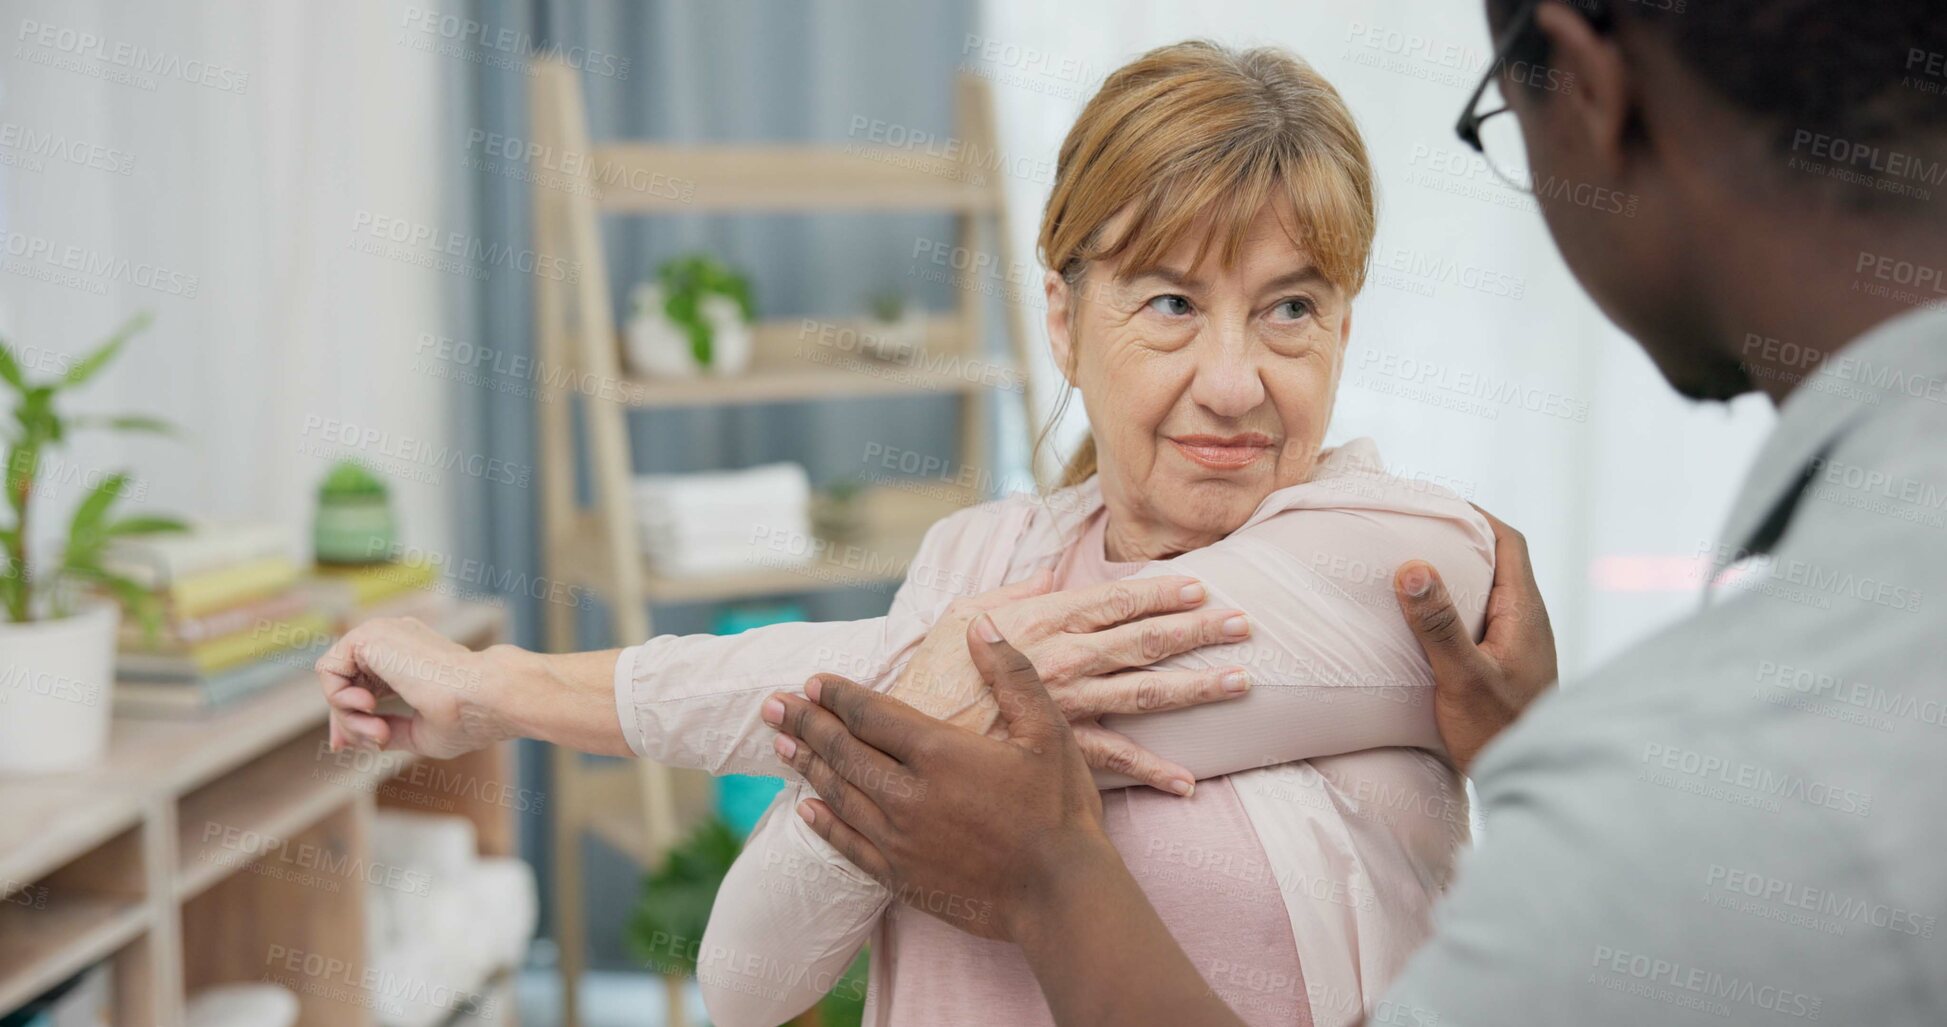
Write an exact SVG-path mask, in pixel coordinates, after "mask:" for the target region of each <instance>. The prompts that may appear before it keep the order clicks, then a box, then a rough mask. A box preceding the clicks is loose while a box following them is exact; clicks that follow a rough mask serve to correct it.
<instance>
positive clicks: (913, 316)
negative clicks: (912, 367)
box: [859, 289, 926, 363]
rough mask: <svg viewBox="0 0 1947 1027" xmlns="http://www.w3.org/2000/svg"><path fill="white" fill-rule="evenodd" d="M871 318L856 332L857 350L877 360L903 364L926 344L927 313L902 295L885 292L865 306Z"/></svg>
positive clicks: (896, 291)
mask: <svg viewBox="0 0 1947 1027" xmlns="http://www.w3.org/2000/svg"><path fill="white" fill-rule="evenodd" d="M866 306H867V308H868V309H869V310H870V311H871V317H870V319H869V320H868V321H867V322H866V325H865V330H864V331H861V332H860V333H859V348H860V349H862V350H864V351H865V352H866V353H867V354H869V355H871V356H875V357H878V358H879V359H880V360H890V361H894V362H898V363H904V362H906V361H909V360H911V359H913V357H914V356H915V355H917V354H918V353H919V351H920V349H921V347H923V346H925V345H926V311H925V310H924V309H923V308H921V307H920V306H919V305H918V304H916V303H913V302H911V301H910V300H909V299H908V298H907V296H906V294H905V293H903V292H900V291H899V290H897V289H888V290H886V291H884V292H881V293H878V294H876V295H874V296H872V297H871V298H870V299H869V300H868V301H867V303H866Z"/></svg>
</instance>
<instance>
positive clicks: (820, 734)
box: [770, 693, 937, 799]
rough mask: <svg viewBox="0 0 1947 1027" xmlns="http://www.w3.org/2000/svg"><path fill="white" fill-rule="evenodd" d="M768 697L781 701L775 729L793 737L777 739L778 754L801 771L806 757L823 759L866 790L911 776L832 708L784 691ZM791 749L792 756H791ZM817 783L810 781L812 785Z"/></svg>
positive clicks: (891, 784)
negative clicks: (859, 735) (856, 734)
mask: <svg viewBox="0 0 1947 1027" xmlns="http://www.w3.org/2000/svg"><path fill="white" fill-rule="evenodd" d="M770 701H772V702H778V703H782V704H783V706H784V718H783V722H782V723H780V724H779V725H778V731H779V732H780V733H781V734H782V735H784V736H785V737H787V738H788V739H791V740H792V741H788V742H784V743H780V745H779V748H778V755H780V756H785V757H786V758H787V762H789V763H790V764H791V766H792V767H793V768H795V769H797V770H798V771H799V772H800V773H803V772H804V767H803V766H801V764H802V763H804V762H805V761H807V760H811V761H813V762H817V761H820V760H822V762H823V763H824V764H825V765H826V766H828V767H830V768H831V769H832V770H834V771H836V772H837V773H838V775H839V776H840V777H842V778H844V779H845V780H846V781H848V782H850V783H851V784H853V785H855V786H857V787H858V788H861V789H863V790H864V791H866V792H879V791H884V790H886V789H888V788H890V787H892V786H893V785H894V784H895V783H896V782H899V781H905V780H909V779H910V775H909V774H907V772H906V771H905V770H904V769H902V768H901V767H900V765H899V761H898V760H895V759H893V758H892V757H891V756H888V755H886V754H885V753H884V752H881V751H880V750H879V749H877V748H874V747H873V746H871V745H869V744H867V743H865V742H863V741H860V740H859V739H858V738H856V737H854V736H853V735H852V732H851V729H850V728H849V727H847V726H846V724H845V723H844V722H843V721H841V720H839V719H838V715H837V714H834V713H833V712H832V711H830V710H827V709H824V708H822V707H820V706H818V705H816V704H814V703H810V702H807V701H805V700H804V699H803V698H802V697H799V696H795V695H787V694H784V693H779V694H777V695H774V696H772V697H771V700H770ZM936 723H937V722H936ZM787 750H792V751H791V752H787ZM793 753H795V757H796V758H795V759H792V758H791V757H792V755H793ZM816 786H817V783H816V782H813V787H816ZM818 791H819V794H821V795H825V797H826V798H827V799H831V798H832V796H830V795H826V794H825V789H823V788H819V789H818Z"/></svg>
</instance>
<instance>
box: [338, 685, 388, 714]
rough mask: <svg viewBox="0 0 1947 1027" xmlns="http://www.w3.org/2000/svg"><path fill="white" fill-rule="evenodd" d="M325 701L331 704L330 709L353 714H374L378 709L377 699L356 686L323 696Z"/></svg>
mask: <svg viewBox="0 0 1947 1027" xmlns="http://www.w3.org/2000/svg"><path fill="white" fill-rule="evenodd" d="M325 701H326V702H328V703H330V704H331V707H332V709H336V710H351V711H352V712H355V713H375V712H377V711H378V708H379V697H378V696H376V695H373V694H372V693H371V692H369V691H367V690H365V689H364V688H363V687H360V686H358V685H353V686H351V687H349V688H341V689H339V690H337V691H336V692H333V693H331V694H330V695H327V696H325Z"/></svg>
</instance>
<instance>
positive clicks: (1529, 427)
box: [963, 0, 1772, 675]
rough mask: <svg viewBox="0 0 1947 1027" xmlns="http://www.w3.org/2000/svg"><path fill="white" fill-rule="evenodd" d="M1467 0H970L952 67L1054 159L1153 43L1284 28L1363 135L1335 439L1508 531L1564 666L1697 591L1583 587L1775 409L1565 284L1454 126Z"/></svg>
mask: <svg viewBox="0 0 1947 1027" xmlns="http://www.w3.org/2000/svg"><path fill="white" fill-rule="evenodd" d="M1481 7H1482V5H1481V4H1480V3H1479V2H1478V0H1472V2H1443V3H1430V2H1427V0H1310V2H1307V3H1302V4H1295V3H1290V2H1288V0H1225V2H1222V3H1197V4H1186V3H1176V2H1171V0H1063V2H1062V3H1059V4H1048V3H1042V2H1039V0H987V3H986V4H985V6H984V8H983V16H982V27H981V29H980V30H979V35H978V36H977V37H971V38H969V39H968V40H967V44H966V46H965V47H964V51H965V52H964V55H963V59H964V62H965V63H964V65H963V66H964V67H965V69H966V70H969V71H972V72H974V73H976V74H980V75H982V76H984V77H986V78H988V79H989V80H990V81H991V82H993V83H994V93H995V98H996V103H997V105H998V108H999V123H1000V132H1001V149H1002V151H1003V153H1004V154H1005V155H1006V156H1007V157H1008V159H1009V161H1010V162H1011V163H1014V164H1017V165H1018V166H1020V167H1024V168H1032V167H1037V166H1051V164H1052V161H1053V159H1054V155H1055V153H1056V151H1057V150H1058V148H1059V146H1060V143H1061V139H1062V136H1063V135H1064V134H1065V133H1066V132H1067V129H1068V127H1069V125H1070V124H1071V123H1072V122H1073V121H1074V118H1075V115H1076V114H1077V113H1079V111H1080V110H1081V106H1082V104H1083V102H1084V101H1085V100H1086V99H1087V97H1088V95H1090V94H1091V93H1092V92H1093V90H1094V87H1095V86H1096V85H1097V84H1099V82H1100V79H1101V78H1102V77H1103V76H1104V75H1106V74H1107V73H1108V72H1110V71H1112V70H1113V69H1114V68H1116V67H1117V66H1119V65H1120V64H1122V63H1124V62H1126V61H1128V60H1129V59H1130V58H1132V57H1134V56H1135V55H1137V54H1139V53H1141V52H1142V51H1143V50H1145V49H1148V48H1150V47H1152V46H1157V45H1161V44H1164V43H1168V42H1174V41H1177V40H1181V39H1185V38H1191V37H1202V38H1208V39H1212V40H1215V41H1218V42H1221V43H1225V44H1229V45H1235V46H1250V45H1266V44H1268V45H1277V46H1282V47H1286V48H1288V49H1291V50H1293V51H1295V52H1296V53H1298V54H1299V55H1300V56H1302V57H1304V58H1305V59H1307V60H1308V61H1310V62H1311V63H1312V64H1313V65H1314V66H1315V67H1317V68H1318V69H1319V71H1321V72H1322V73H1323V74H1324V75H1325V76H1326V77H1327V78H1329V79H1330V80H1331V81H1332V82H1333V83H1335V84H1336V85H1337V86H1338V88H1339V90H1340V91H1341V92H1342V93H1343V94H1344V95H1345V97H1346V99H1347V102H1348V103H1349V105H1350V106H1351V108H1352V111H1353V113H1354V114H1355V115H1356V116H1357V117H1358V119H1359V122H1360V125H1361V126H1362V128H1363V129H1364V131H1365V133H1366V139H1367V143H1368V145H1369V147H1370V149H1371V151H1372V154H1373V160H1374V163H1375V166H1376V169H1377V172H1378V176H1379V182H1380V204H1381V207H1380V224H1381V229H1380V234H1379V239H1378V242H1377V246H1376V249H1375V262H1374V273H1373V276H1372V279H1371V281H1370V283H1369V284H1368V286H1367V289H1366V291H1365V293H1364V294H1363V295H1362V296H1361V298H1360V299H1359V301H1358V303H1357V304H1356V306H1355V308H1354V309H1355V320H1354V328H1353V349H1352V352H1351V353H1350V355H1349V357H1348V363H1347V371H1346V377H1345V381H1344V384H1343V386H1342V389H1341V393H1340V399H1339V407H1338V413H1337V416H1336V420H1335V423H1334V428H1333V433H1332V434H1333V439H1334V440H1342V439H1345V438H1351V437H1356V436H1360V435H1371V436H1373V437H1375V438H1376V439H1378V441H1379V443H1380V447H1381V451H1382V452H1383V453H1384V454H1385V455H1386V457H1387V459H1388V462H1389V463H1391V464H1392V465H1394V468H1395V470H1398V471H1402V472H1408V473H1413V474H1417V475H1424V476H1426V477H1427V478H1428V479H1429V480H1432V481H1435V482H1439V483H1441V484H1445V485H1447V486H1448V487H1451V488H1454V489H1455V490H1456V491H1459V492H1461V493H1463V494H1465V495H1467V496H1468V497H1469V498H1471V499H1473V500H1474V501H1475V502H1477V503H1480V504H1481V505H1482V506H1484V507H1486V508H1487V509H1489V510H1491V511H1493V512H1494V513H1496V514H1497V515H1499V516H1500V517H1502V518H1503V519H1504V520H1507V521H1508V522H1510V523H1512V524H1514V525H1515V526H1517V527H1519V528H1521V529H1522V530H1523V531H1524V532H1525V533H1526V534H1527V536H1528V538H1529V540H1530V544H1531V546H1532V548H1533V552H1534V558H1535V562H1536V565H1537V567H1538V569H1539V572H1540V577H1541V584H1542V588H1543V589H1544V591H1545V593H1546V595H1547V597H1548V599H1549V607H1550V610H1551V612H1552V614H1553V616H1554V619H1555V624H1556V631H1557V635H1558V639H1559V642H1560V645H1561V655H1562V669H1563V672H1564V675H1572V674H1575V673H1576V672H1578V671H1580V670H1584V669H1587V668H1588V667H1589V666H1590V665H1591V664H1592V663H1593V662H1595V661H1597V660H1600V659H1602V658H1604V657H1606V656H1608V655H1610V654H1612V653H1614V652H1615V651H1616V650H1617V649H1618V648H1619V647H1620V646H1622V645H1623V644H1624V643H1626V642H1628V641H1629V640H1631V639H1633V638H1636V637H1639V636H1640V635H1641V634H1643V633H1644V632H1646V631H1648V630H1650V629H1651V628H1653V627H1655V626H1657V625H1659V624H1661V623H1663V622H1665V621H1667V620H1668V619H1670V618H1672V617H1674V616H1677V615H1679V614H1681V613H1683V612H1685V611H1687V610H1689V609H1690V608H1691V607H1692V605H1693V604H1694V603H1695V602H1696V598H1695V593H1694V591H1693V590H1691V589H1688V588H1686V587H1683V586H1681V585H1677V586H1675V587H1668V588H1658V589H1653V590H1650V591H1641V590H1638V588H1637V587H1636V586H1629V587H1604V588H1598V587H1596V583H1595V582H1593V581H1592V580H1591V576H1590V569H1591V568H1592V567H1595V566H1598V565H1600V566H1605V567H1613V566H1617V565H1620V566H1623V567H1625V568H1628V567H1636V566H1639V565H1640V564H1641V563H1642V562H1643V561H1642V558H1645V557H1648V558H1652V559H1657V558H1663V557H1687V556H1691V555H1694V554H1695V553H1696V552H1697V551H1698V549H1699V547H1700V544H1701V543H1702V542H1703V541H1705V540H1707V539H1710V538H1713V537H1714V534H1715V532H1716V530H1717V529H1718V527H1719V526H1720V524H1721V521H1722V520H1723V518H1724V516H1725V515H1726V513H1727V512H1728V509H1729V505H1730V502H1731V498H1732V496H1733V494H1734V492H1735V489H1736V487H1737V485H1738V483H1739V481H1740V480H1741V477H1742V471H1743V467H1744V465H1745V463H1746V461H1747V460H1748V459H1749V458H1750V457H1751V456H1752V455H1753V454H1754V453H1755V452H1756V448H1757V445H1758V443H1759V441H1760V440H1761V439H1762V436H1763V433H1764V432H1765V431H1766V430H1767V429H1768V427H1769V425H1770V423H1771V417H1772V415H1771V413H1770V411H1769V408H1768V406H1766V405H1765V404H1764V402H1763V401H1762V400H1758V399H1756V398H1752V397H1747V398H1746V399H1745V400H1743V401H1740V403H1738V404H1737V405H1736V406H1735V407H1734V408H1732V409H1731V411H1730V412H1728V413H1727V412H1726V410H1725V408H1723V407H1721V406H1720V407H1715V408H1703V407H1697V406H1694V405H1691V404H1689V403H1687V402H1686V401H1683V400H1681V399H1679V398H1678V397H1677V396H1676V394H1675V393H1673V392H1671V391H1670V390H1669V389H1668V388H1667V387H1666V386H1664V385H1663V384H1662V381H1661V379H1660V378H1658V377H1657V375H1656V373H1655V370H1654V369H1653V368H1652V367H1651V366H1650V364H1649V362H1648V360H1647V358H1645V357H1643V356H1642V354H1641V353H1640V352H1639V351H1638V350H1637V349H1636V347H1635V344H1634V343H1633V342H1631V341H1630V340H1629V339H1628V338H1627V337H1625V336H1623V335H1622V334H1621V333H1619V332H1617V331H1616V330H1615V329H1614V328H1613V327H1612V326H1610V325H1609V324H1608V322H1607V321H1606V320H1604V319H1603V317H1602V316H1601V314H1600V313H1599V312H1598V311H1597V310H1596V309H1595V308H1594V306H1593V305H1592V304H1591V303H1590V302H1589V301H1588V300H1587V298H1586V297H1584V296H1583V294H1582V293H1581V292H1580V290H1579V289H1578V288H1577V287H1576V285H1575V283H1574V281H1573V279H1572V278H1571V277H1570V276H1569V273H1568V271H1567V269H1566V267H1565V266H1564V265H1563V264H1562V262H1561V259H1560V258H1559V256H1557V254H1556V252H1555V250H1554V247H1553V245H1552V244H1551V242H1550V240H1549V237H1548V234H1547V230H1546V228H1545V227H1544V225H1543V224H1542V221H1541V217H1540V215H1539V213H1537V212H1535V210H1534V209H1533V207H1532V204H1531V203H1524V202H1523V201H1522V198H1521V197H1519V196H1517V195H1515V194H1513V193H1511V192H1508V191H1507V190H1505V189H1504V188H1502V187H1500V186H1498V184H1497V183H1495V182H1494V180H1493V179H1492V178H1491V175H1490V173H1489V172H1487V171H1486V169H1485V168H1484V167H1483V166H1479V165H1476V164H1473V163H1472V162H1471V160H1470V159H1471V158H1472V154H1471V152H1469V151H1466V150H1465V148H1464V147H1463V145H1462V144H1461V143H1460V142H1459V140H1458V139H1456V138H1455V136H1454V131H1453V125H1454V122H1455V120H1456V119H1457V118H1458V116H1459V113H1460V109H1461V107H1462V105H1463V104H1464V103H1465V102H1466V99H1467V95H1468V92H1469V90H1471V88H1472V87H1473V85H1474V83H1475V82H1476V81H1477V80H1478V78H1479V76H1480V73H1481V70H1482V69H1483V68H1484V66H1485V65H1486V63H1487V62H1488V60H1489V58H1490V56H1491V53H1492V50H1491V45H1490V42H1489V40H1488V38H1487V30H1486V26H1485V22H1484V20H1483V15H1482V14H1481ZM1042 162H1046V165H1043V163H1042ZM1046 179H1047V176H1046V175H1032V174H1029V175H1021V176H1017V177H1014V178H1011V179H1009V181H1008V187H1009V190H1010V198H1011V201H1012V204H1013V207H1014V210H1015V211H1016V212H1017V213H1016V215H1015V218H1014V221H1015V224H1014V226H1013V231H1012V236H1013V239H1012V252H1013V253H1015V254H1019V255H1028V254H1032V253H1033V246H1034V236H1035V231H1036V225H1037V221H1038V218H1039V215H1040V211H1041V207H1042V205H1043V204H1044V202H1045V201H1046V197H1047V193H1048V187H1049V184H1048V182H1047V180H1046ZM1389 265H1390V266H1392V267H1398V268H1404V270H1392V269H1389ZM1477 282H1480V283H1487V284H1486V285H1484V286H1483V287H1480V288H1473V287H1470V286H1471V285H1472V284H1473V283H1477ZM1516 294H1518V295H1516ZM1035 331H1036V334H1037V335H1039V334H1040V333H1039V325H1038V322H1037V323H1036V325H1035ZM1042 372H1043V375H1044V377H1043V379H1042V380H1050V381H1058V380H1059V379H1058V378H1056V377H1055V376H1054V374H1053V369H1052V367H1050V366H1044V367H1043V368H1042ZM1075 406H1076V407H1079V404H1075ZM1619 562H1620V564H1619ZM1610 577H1613V575H1612V576H1610ZM1605 580H1609V578H1605Z"/></svg>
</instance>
